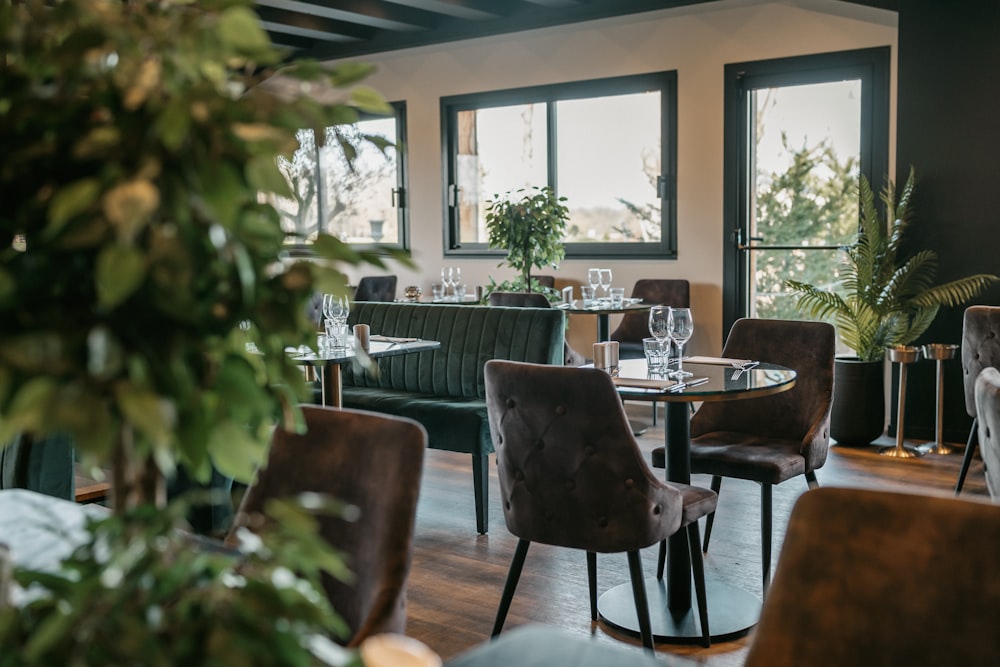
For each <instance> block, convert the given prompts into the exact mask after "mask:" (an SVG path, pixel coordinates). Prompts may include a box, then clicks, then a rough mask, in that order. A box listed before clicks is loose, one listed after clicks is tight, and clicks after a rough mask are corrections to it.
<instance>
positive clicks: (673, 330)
mask: <svg viewBox="0 0 1000 667" xmlns="http://www.w3.org/2000/svg"><path fill="white" fill-rule="evenodd" d="M670 310H671V312H670V340H672V341H673V342H674V345H676V346H677V377H687V376H689V375H692V373H688V372H686V371H685V370H684V367H683V366H684V344H685V343H687V342H688V341H689V340H691V335H692V334H693V333H694V318H692V317H691V309H690V308H671V309H670Z"/></svg>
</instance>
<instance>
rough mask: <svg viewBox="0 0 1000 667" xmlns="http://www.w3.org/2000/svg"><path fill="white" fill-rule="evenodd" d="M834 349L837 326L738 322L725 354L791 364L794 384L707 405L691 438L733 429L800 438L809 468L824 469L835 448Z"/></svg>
mask: <svg viewBox="0 0 1000 667" xmlns="http://www.w3.org/2000/svg"><path fill="white" fill-rule="evenodd" d="M835 347H836V334H835V332H834V328H833V327H832V326H831V325H829V324H827V323H825V322H800V321H793V320H761V319H740V320H737V321H736V323H735V324H733V328H732V329H731V330H730V331H729V336H728V337H727V338H726V345H725V347H724V348H723V350H722V356H723V357H729V358H733V359H754V360H757V361H761V362H767V363H772V364H778V365H781V366H786V367H788V368H791V369H793V370H795V372H796V378H795V387H794V388H792V389H791V390H789V391H785V392H781V393H779V394H774V395H772V396H765V397H762V398H755V399H753V400H750V401H723V402H718V403H705V404H704V405H702V406H701V408H700V409H699V410H698V412H696V413H695V415H694V416H693V417H692V418H691V437H692V438H695V437H697V436H699V435H702V434H704V433H710V432H713V431H734V432H739V433H746V434H753V436H754V437H758V438H760V439H761V440H763V441H766V440H769V439H773V438H782V439H793V440H798V441H800V443H801V444H800V449H799V453H800V454H801V455H802V456H803V457H804V458H805V472H810V471H812V470H815V469H817V468H819V467H821V466H822V465H823V464H824V463H825V462H826V455H827V450H828V449H829V446H830V408H831V405H832V402H833V360H834V356H835ZM746 444H752V442H747V443H746Z"/></svg>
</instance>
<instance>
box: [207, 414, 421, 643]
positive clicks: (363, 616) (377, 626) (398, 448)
mask: <svg viewBox="0 0 1000 667" xmlns="http://www.w3.org/2000/svg"><path fill="white" fill-rule="evenodd" d="M302 412H303V415H304V416H305V423H306V427H307V429H308V430H307V431H306V433H303V434H301V435H297V434H294V433H289V432H286V431H283V430H280V429H278V430H276V431H275V433H274V437H273V439H272V441H271V448H270V451H269V453H268V460H267V465H266V466H265V467H264V468H262V469H261V470H260V471H259V473H258V475H257V478H256V480H255V481H254V482H253V483H252V484H251V485H250V488H249V489H248V490H247V493H246V495H245V496H244V499H243V502H242V503H241V505H240V509H239V512H238V513H237V516H236V520H235V522H234V528H233V530H232V531H231V532H230V534H229V537H228V538H227V541H229V542H233V541H235V540H237V539H238V529H239V527H241V526H248V525H253V523H254V522H253V521H252V520H251V517H253V515H255V514H256V515H259V513H260V512H261V511H262V510H263V508H264V505H265V503H266V502H267V501H268V500H269V499H271V498H283V497H291V496H296V495H298V494H300V493H303V492H316V493H323V494H327V495H329V496H331V497H333V498H335V499H337V500H340V501H343V502H346V503H349V504H351V505H354V506H355V507H357V508H358V509H359V511H360V512H359V516H358V518H357V519H356V520H354V521H349V520H346V519H342V518H338V517H321V521H320V532H321V533H322V535H323V537H324V538H325V539H326V540H328V541H329V542H330V544H331V545H332V546H333V547H334V548H336V549H337V550H338V551H340V552H341V553H343V554H344V555H345V557H346V559H347V566H348V567H349V568H350V570H351V572H352V573H353V575H354V576H353V581H351V582H343V581H337V580H334V579H333V578H332V577H326V578H325V579H324V581H323V585H324V587H325V589H326V592H327V595H328V596H329V598H330V602H331V604H332V605H333V608H334V609H335V610H336V611H337V613H338V614H339V615H340V616H341V617H342V618H343V619H344V621H345V622H346V623H347V625H348V627H349V628H350V631H351V636H350V637H346V638H341V639H342V640H343V641H344V643H345V644H347V645H348V646H357V645H358V644H360V643H361V641H363V640H364V639H365V638H366V637H369V636H371V635H374V634H378V633H383V632H395V633H402V632H404V630H405V628H406V581H407V576H408V574H409V570H410V561H411V558H412V552H413V525H414V521H415V518H416V511H417V497H418V495H419V491H420V478H421V475H422V473H423V461H424V450H425V448H426V446H427V433H426V431H425V430H424V428H423V427H422V426H421V425H420V424H418V423H417V422H415V421H413V420H411V419H404V418H402V417H392V416H388V415H381V414H377V413H374V412H364V411H361V410H346V409H335V408H326V407H320V406H315V405H307V406H302Z"/></svg>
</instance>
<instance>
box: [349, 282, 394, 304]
mask: <svg viewBox="0 0 1000 667" xmlns="http://www.w3.org/2000/svg"><path fill="white" fill-rule="evenodd" d="M354 300H355V301H395V300H396V276H364V277H363V278H361V280H359V281H358V287H357V289H356V290H354Z"/></svg>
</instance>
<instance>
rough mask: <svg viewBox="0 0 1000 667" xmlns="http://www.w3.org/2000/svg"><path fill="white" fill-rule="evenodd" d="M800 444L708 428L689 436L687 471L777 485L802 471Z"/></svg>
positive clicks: (803, 461) (802, 462)
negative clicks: (689, 456) (689, 452)
mask: <svg viewBox="0 0 1000 667" xmlns="http://www.w3.org/2000/svg"><path fill="white" fill-rule="evenodd" d="M800 447H801V442H799V441H798V440H791V439H782V438H768V437H760V436H755V435H751V434H749V433H737V432H734V431H712V432H710V433H705V434H703V435H700V436H698V437H697V438H692V439H691V472H692V473H704V474H708V475H721V476H723V477H735V478H738V479H749V480H752V481H755V482H763V483H766V484H780V483H781V482H783V481H785V480H786V479H789V478H791V477H795V476H796V475H804V474H805V472H806V460H805V458H803V456H802V454H800V453H799V449H800Z"/></svg>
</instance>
